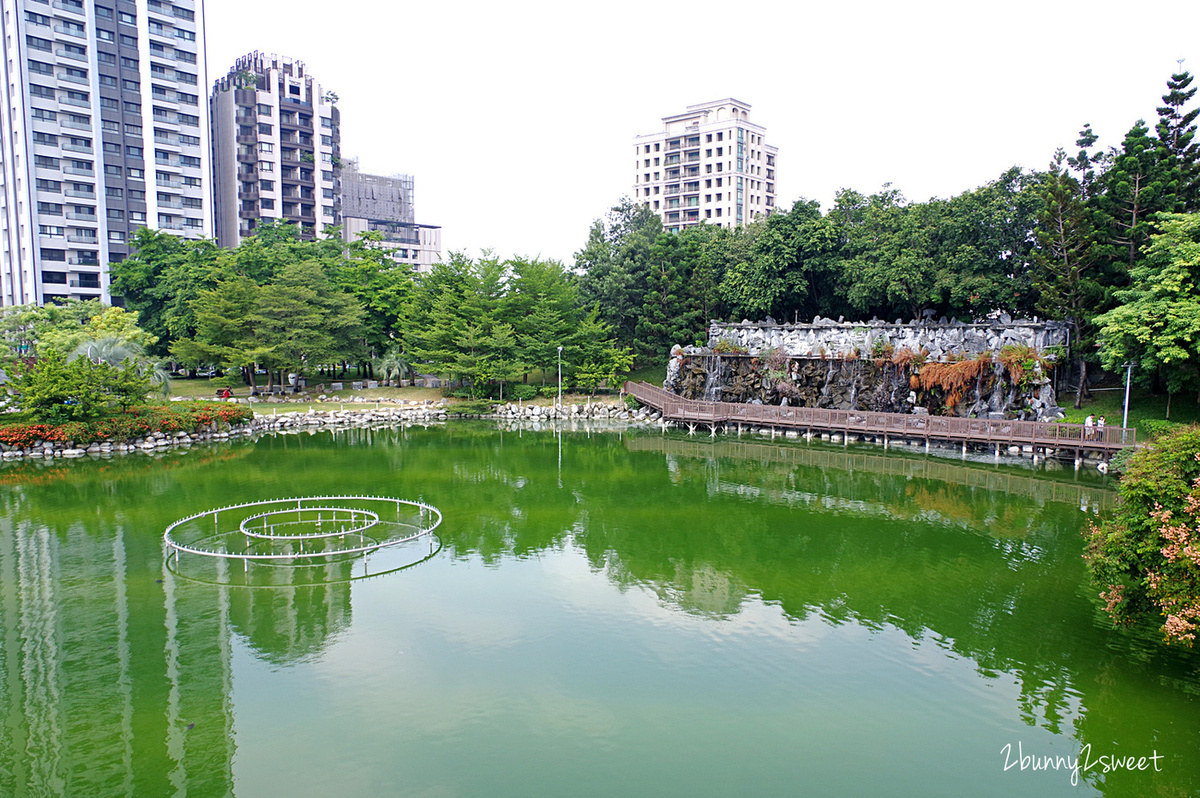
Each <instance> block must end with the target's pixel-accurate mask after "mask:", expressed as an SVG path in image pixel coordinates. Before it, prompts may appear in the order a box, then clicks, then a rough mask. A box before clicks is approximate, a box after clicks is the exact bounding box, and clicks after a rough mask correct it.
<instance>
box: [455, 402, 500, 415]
mask: <svg viewBox="0 0 1200 798" xmlns="http://www.w3.org/2000/svg"><path fill="white" fill-rule="evenodd" d="M492 409H493V405H492V403H491V402H489V401H488V400H486V399H475V400H471V401H466V402H457V403H455V404H453V405H451V406H450V407H449V408H447V410H448V412H451V413H457V414H458V415H460V416H482V415H485V414H487V413H490V412H492Z"/></svg>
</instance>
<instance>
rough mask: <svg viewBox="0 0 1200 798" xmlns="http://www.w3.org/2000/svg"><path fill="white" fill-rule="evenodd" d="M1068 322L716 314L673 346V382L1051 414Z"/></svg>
mask: <svg viewBox="0 0 1200 798" xmlns="http://www.w3.org/2000/svg"><path fill="white" fill-rule="evenodd" d="M1069 344H1070V339H1069V330H1068V327H1067V325H1065V324H1063V323H1061V322H1053V321H1038V320H1037V319H1034V320H1033V321H1013V320H1011V319H1009V318H1007V317H1001V318H1000V319H997V320H995V321H990V322H986V323H979V324H963V323H962V322H959V321H957V320H952V321H948V322H947V321H946V320H944V319H943V320H942V321H941V322H937V323H935V322H932V321H931V320H922V321H912V322H910V323H908V324H903V323H901V322H899V321H897V322H896V323H895V324H891V323H887V322H882V321H879V320H874V319H873V320H872V321H870V322H843V321H840V320H839V321H836V322H835V321H832V320H829V319H821V318H820V317H816V318H814V319H813V321H812V322H811V323H809V324H776V323H771V322H763V323H757V324H756V323H752V322H749V321H743V322H741V323H738V324H723V323H719V322H713V323H712V324H711V326H710V327H709V338H708V344H707V346H704V347H695V346H688V347H681V346H676V347H673V348H672V350H671V359H670V361H669V364H668V367H667V379H666V381H665V382H664V387H665V388H666V389H667V390H669V391H672V392H674V393H676V394H678V395H680V396H683V397H685V398H688V399H703V400H706V401H722V402H741V403H751V404H776V405H777V404H785V403H786V404H789V405H793V406H805V407H824V408H831V409H839V410H873V411H881V412H891V413H934V414H942V415H957V416H972V417H979V418H1022V419H1028V420H1039V421H1048V420H1054V419H1057V418H1061V417H1062V416H1063V415H1064V414H1063V412H1062V410H1061V408H1059V407H1058V405H1057V403H1056V401H1055V393H1056V392H1055V387H1054V382H1053V378H1054V376H1055V374H1054V372H1055V367H1056V366H1057V365H1058V364H1060V363H1062V364H1065V363H1066V362H1067V353H1068V347H1069Z"/></svg>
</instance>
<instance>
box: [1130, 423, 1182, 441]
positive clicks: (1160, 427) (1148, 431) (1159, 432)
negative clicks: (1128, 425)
mask: <svg viewBox="0 0 1200 798" xmlns="http://www.w3.org/2000/svg"><path fill="white" fill-rule="evenodd" d="M1183 427H1184V425H1183V424H1178V423H1176V422H1174V421H1166V420H1164V419H1161V418H1148V419H1146V420H1145V421H1142V422H1141V423H1140V424H1139V425H1138V428H1139V431H1140V432H1141V433H1142V434H1143V435H1144V436H1145V437H1146V438H1147V439H1154V438H1160V437H1162V436H1163V435H1166V434H1168V433H1171V432H1174V431H1175V430H1177V429H1183Z"/></svg>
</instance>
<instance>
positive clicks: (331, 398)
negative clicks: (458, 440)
mask: <svg viewBox="0 0 1200 798" xmlns="http://www.w3.org/2000/svg"><path fill="white" fill-rule="evenodd" d="M660 381H661V378H660ZM531 382H532V380H531ZM319 384H320V383H315V384H314V383H311V382H310V385H309V388H308V390H307V391H306V392H305V393H303V394H300V395H299V397H297V398H305V397H307V398H308V399H309V400H311V401H308V402H266V401H264V402H262V403H260V404H255V405H254V412H255V413H258V414H259V415H272V414H274V413H296V412H300V413H307V412H308V410H309V409H310V408H312V409H314V410H316V411H317V412H326V411H330V410H337V409H339V408H340V407H341V406H342V403H343V402H349V400H350V398H351V397H355V396H358V397H362V398H363V399H366V400H368V401H370V402H378V403H379V406H380V407H392V406H398V405H402V404H407V403H409V402H437V401H439V400H442V399H445V400H446V403H447V404H448V405H454V404H456V403H458V402H461V401H466V400H463V399H456V398H453V397H447V396H445V395H444V394H443V393H442V389H441V388H386V387H379V388H373V389H370V390H368V389H365V388H364V389H363V390H361V391H354V390H351V389H349V388H345V389H343V390H340V391H330V390H325V391H322V392H318V391H317V390H316V385H319ZM344 384H345V385H349V384H350V381H349V380H346V381H344ZM326 385H328V383H326ZM224 387H225V380H223V379H219V378H218V379H208V378H205V377H197V378H195V379H175V380H172V381H171V396H180V397H183V398H185V399H216V396H217V392H218V391H220V390H222V389H223V388H224ZM259 387H260V389H261V388H262V387H263V386H259ZM230 390H231V391H232V392H233V396H234V397H235V398H238V399H244V398H246V397H247V396H249V395H250V388H249V386H246V385H241V386H238V387H236V388H230ZM321 393H323V394H324V395H325V396H326V397H328V399H327V401H324V402H318V401H316V399H317V396H318V395H320V394H321ZM288 398H292V396H291V395H290V394H289V395H288ZM506 401H507V400H506ZM587 402H588V396H587V394H586V393H579V394H576V393H570V392H567V391H565V390H564V392H563V404H586V403H587ZM591 402H592V404H598V403H599V404H616V403H617V402H618V397H617V396H616V395H615V394H600V395H597V396H595V397H593V398H592V399H591ZM525 404H532V405H543V406H549V405H552V404H554V399H551V398H549V397H537V398H535V399H530V400H527V401H526V402H525ZM363 406H364V405H363V404H362V403H357V402H356V403H354V404H351V405H350V407H352V408H353V407H359V408H361V407H363Z"/></svg>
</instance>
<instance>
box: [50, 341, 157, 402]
mask: <svg viewBox="0 0 1200 798" xmlns="http://www.w3.org/2000/svg"><path fill="white" fill-rule="evenodd" d="M77 357H86V358H87V359H88V360H90V361H91V362H93V363H96V364H100V363H107V364H109V365H110V366H117V367H120V366H122V365H123V364H125V363H126V361H128V363H129V365H131V366H133V368H135V369H137V371H138V373H139V374H141V375H142V376H143V377H149V378H150V384H151V385H153V386H155V387H156V388H158V390H160V391H162V394H163V396H166V395H168V394H170V392H171V375H170V374H169V373H168V372H167V370H166V369H165V368H163V365H162V363H156V362H154V361H152V360H150V359H149V358H148V357H146V350H145V349H144V348H142V345H141V344H139V343H138V342H137V341H131V340H129V339H127V338H121V337H119V336H116V335H105V336H102V337H100V338H92V339H89V340H86V341H83V342H82V343H80V344H79V346H77V347H75V350H74V351H73V352H71V354H70V355H69V356H68V357H67V360H74V359H75V358H77Z"/></svg>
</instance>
